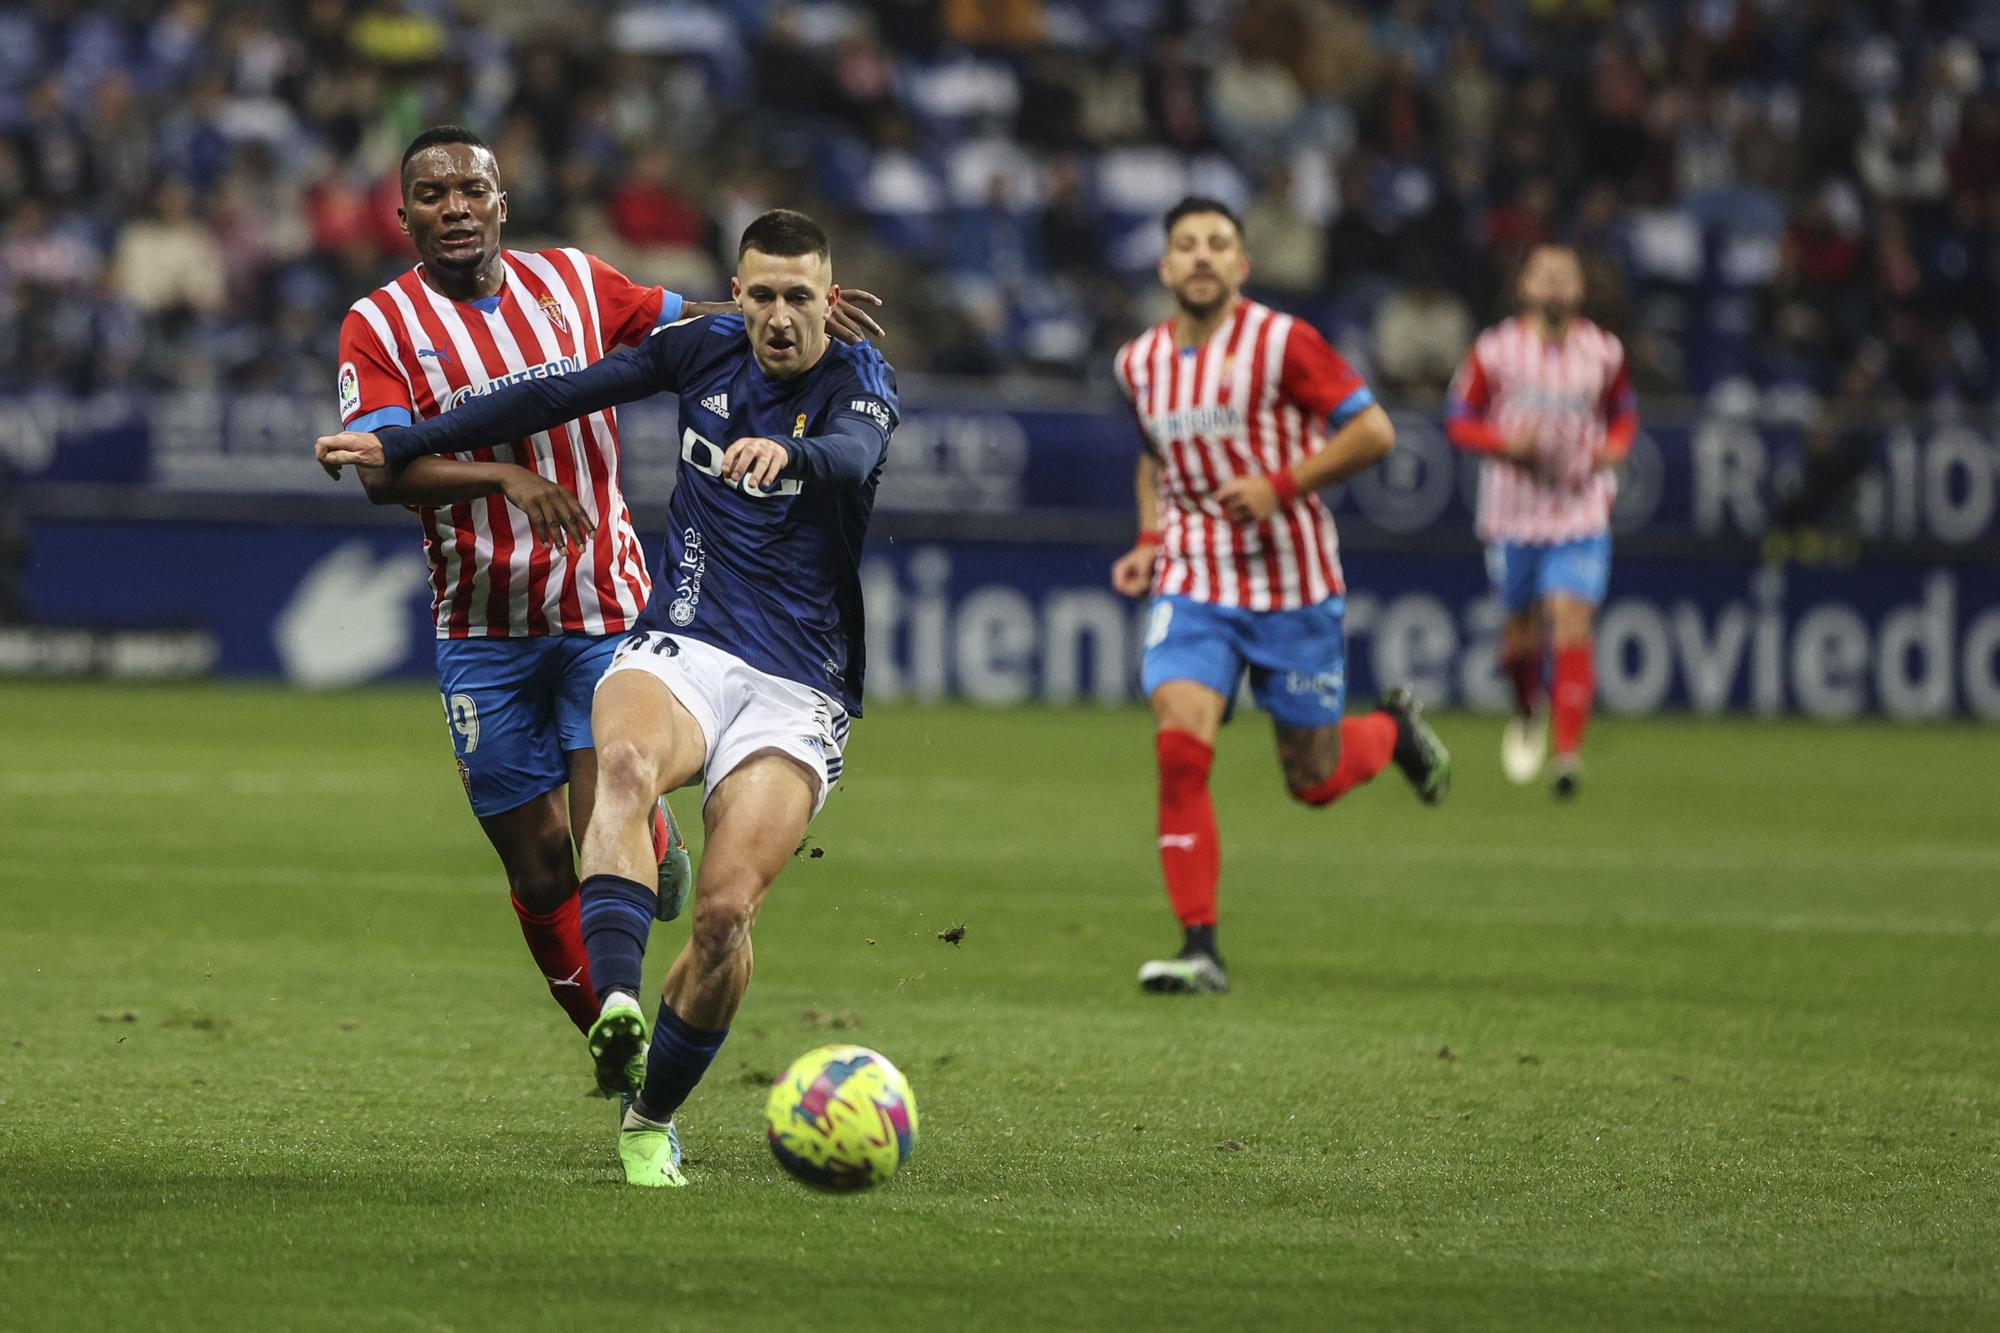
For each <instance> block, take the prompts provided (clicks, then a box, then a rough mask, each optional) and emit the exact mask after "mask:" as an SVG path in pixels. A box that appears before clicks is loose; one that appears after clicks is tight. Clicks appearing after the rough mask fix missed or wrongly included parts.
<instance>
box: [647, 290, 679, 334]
mask: <svg viewBox="0 0 2000 1333" xmlns="http://www.w3.org/2000/svg"><path fill="white" fill-rule="evenodd" d="M686 308H687V301H686V300H685V299H684V298H683V297H682V296H681V294H680V293H679V292H676V291H672V290H669V289H668V288H665V287H662V288H661V289H660V317H659V318H658V319H656V320H654V321H653V327H654V328H656V329H663V328H665V327H666V326H667V325H669V324H672V323H674V322H676V321H677V320H679V319H680V317H681V311H682V310H685V309H686Z"/></svg>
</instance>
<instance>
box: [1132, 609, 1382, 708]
mask: <svg viewBox="0 0 2000 1333" xmlns="http://www.w3.org/2000/svg"><path fill="white" fill-rule="evenodd" d="M1345 605H1346V603H1345V601H1344V600H1343V599H1342V598H1339V597H1329V598H1328V599H1327V600H1325V601H1324V602H1319V603H1316V604H1314V605H1312V606H1304V607H1300V608H1299V609H1298V610H1296V611H1245V610H1242V609H1241V608H1239V607H1233V606H1214V605H1211V604H1210V603H1208V602H1197V601H1192V600H1190V599H1189V598H1186V597H1158V598H1155V599H1154V600H1153V608H1152V610H1151V611H1149V612H1148V613H1147V615H1146V656H1145V661H1144V663H1143V666H1142V668H1141V673H1140V674H1141V678H1142V680H1143V682H1144V684H1145V689H1146V693H1147V694H1148V695H1149V696H1150V695H1151V694H1152V693H1153V691H1154V690H1156V689H1158V688H1159V687H1160V686H1162V685H1164V684H1166V683H1167V682H1168V681H1170V680H1191V681H1194V682H1195V683H1196V684H1198V685H1206V686H1208V688H1210V689H1211V690H1214V691H1215V692H1216V693H1217V694H1219V695H1221V696H1222V697H1223V698H1224V699H1227V700H1230V701H1231V702H1232V703H1233V702H1234V701H1235V698H1236V686H1237V682H1239V681H1240V680H1241V679H1242V678H1243V673H1244V672H1246V671H1247V672H1249V673H1250V689H1251V692H1252V694H1253V695H1254V696H1255V697H1256V700H1257V706H1258V707H1259V708H1262V709H1263V710H1264V711H1265V712H1267V713H1269V714H1270V715H1271V716H1272V717H1274V718H1276V719H1277V720H1278V721H1280V722H1282V723H1284V724H1285V725H1286V726H1288V727H1302V728H1309V727H1325V726H1331V725H1333V724H1334V723H1336V722H1338V721H1340V715H1341V710H1342V709H1343V708H1345V707H1346V704H1347V647H1346V641H1345V638H1344V636H1343V635H1342V633H1341V612H1342V611H1343V610H1344V609H1345Z"/></svg>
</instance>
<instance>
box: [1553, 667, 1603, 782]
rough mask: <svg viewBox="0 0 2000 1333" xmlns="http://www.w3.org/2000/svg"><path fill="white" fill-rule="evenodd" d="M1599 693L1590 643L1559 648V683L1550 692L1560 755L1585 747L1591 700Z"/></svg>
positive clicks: (1557, 672) (1557, 680) (1557, 674)
mask: <svg viewBox="0 0 2000 1333" xmlns="http://www.w3.org/2000/svg"><path fill="white" fill-rule="evenodd" d="M1596 693H1597V667H1596V663H1595V660H1594V659H1593V658H1592V656H1591V647H1590V645H1589V644H1588V643H1579V644H1574V645H1572V646H1570V647H1568V648H1558V649H1556V683H1555V688H1554V689H1553V690H1551V691H1550V695H1551V699H1552V704H1553V708H1552V713H1553V718H1552V720H1553V722H1554V724H1555V725H1554V731H1555V746H1556V753H1557V754H1575V753H1576V752H1577V751H1578V750H1579V749H1581V748H1582V746H1583V729H1584V727H1585V726H1587V725H1588V724H1589V722H1590V701H1591V699H1592V697H1593V696H1594V695H1595V694H1596Z"/></svg>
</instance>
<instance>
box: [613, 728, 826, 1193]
mask: <svg viewBox="0 0 2000 1333" xmlns="http://www.w3.org/2000/svg"><path fill="white" fill-rule="evenodd" d="M818 789H819V779H818V777H817V776H816V775H814V774H813V773H812V772H811V771H810V770H809V769H808V768H807V767H806V766H805V765H804V764H802V763H801V762H800V761H799V760H797V759H796V758H794V757H792V756H790V755H785V754H779V753H776V752H773V751H769V750H767V751H764V752H762V753H761V754H758V755H756V756H754V757H752V758H750V759H749V760H747V761H746V762H744V763H743V764H741V765H740V766H738V767H737V768H736V769H735V770H734V771H733V772H731V773H730V774H729V775H728V776H727V777H725V778H723V779H722V781H721V782H720V783H719V784H718V785H717V786H716V788H715V791H714V792H713V793H712V794H711V795H710V796H709V797H708V800H707V802H706V803H705V804H704V806H703V807H702V818H703V827H704V830H705V835H704V837H703V839H702V858H701V870H700V876H699V878H700V881H701V882H700V887H699V892H698V893H697V894H696V897H695V906H694V915H693V920H694V927H693V929H692V930H691V931H690V932H689V935H688V940H687V943H686V944H684V945H683V946H682V947H681V952H680V956H679V957H677V958H675V959H674V963H673V966H672V967H671V968H670V969H668V972H667V980H666V985H665V987H664V988H663V989H662V992H661V996H660V1009H659V1015H658V1017H657V1018H656V1019H655V1020H654V1023H653V1034H652V1040H651V1042H650V1043H649V1044H648V1047H647V1051H646V1062H645V1063H646V1068H645V1079H644V1083H643V1085H642V1086H641V1088H640V1090H639V1095H638V1098H637V1099H636V1100H635V1101H634V1102H633V1104H632V1106H631V1108H630V1109H629V1110H628V1111H627V1112H626V1114H625V1119H624V1122H623V1125H622V1126H621V1128H620V1132H619V1136H618V1152H619V1157H620V1159H621V1160H622V1162H623V1163H624V1166H625V1178H626V1181H627V1182H628V1183H630V1184H634V1185H648V1186H662V1185H665V1186H674V1185H683V1184H685V1183H687V1182H686V1178H685V1177H684V1176H682V1175H681V1173H680V1163H679V1154H680V1139H679V1131H678V1129H677V1128H676V1127H675V1125H674V1117H675V1115H676V1114H677V1113H678V1112H679V1111H680V1108H681V1106H682V1104H683V1103H684V1102H686V1101H687V1099H688V1095H689V1094H690V1093H692V1092H693V1091H694V1089H695V1086H696V1085H697V1084H698V1083H700V1082H701V1079H702V1075H704V1074H705V1073H707V1072H708V1067H709V1065H710V1064H711V1063H712V1062H713V1061H714V1059H715V1056H716V1052H718V1051H719V1050H721V1049H722V1043H723V1042H724V1040H726V1039H727V1038H728V1036H729V1024H730V1021H731V1020H732V1019H734V1018H735V1016H736V1010H737V1007H738V1006H739V1005H740V1004H742V1002H743V994H744V992H745V991H746V990H747V989H749V986H750V972H751V967H752V963H753V957H754V956H753V953H752V949H751V944H750V931H751V927H752V926H754V925H755V924H756V921H757V913H758V910H759V909H760V908H761V907H762V906H763V903H764V897H765V895H766V894H767V893H768V892H769V891H770V888H771V884H772V883H773V881H775V880H776V879H777V877H778V874H779V872H780V871H782V870H783V869H784V868H785V866H786V864H787V863H788V862H789V861H790V860H791V858H792V854H793V853H794V852H795V851H796V850H797V849H798V845H799V839H800V838H801V837H802V836H804V834H805V831H806V824H807V822H808V821H809V820H810V819H811V818H812V814H813V809H814V805H815V801H816V797H817V794H818Z"/></svg>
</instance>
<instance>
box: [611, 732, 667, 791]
mask: <svg viewBox="0 0 2000 1333" xmlns="http://www.w3.org/2000/svg"><path fill="white" fill-rule="evenodd" d="M659 773H660V767H659V761H658V760H657V759H656V758H655V757H654V755H653V752H652V750H651V749H650V748H649V747H648V746H645V745H642V744H641V743H639V742H638V741H634V740H625V739H615V740H607V741H605V742H604V743H602V744H600V745H599V746H598V747H597V791H598V801H599V803H600V804H601V803H603V801H604V798H605V797H606V796H609V795H612V794H614V793H615V794H616V795H619V796H624V797H628V798H630V799H632V800H636V801H641V802H643V801H651V800H654V799H656V798H657V797H658V796H659V794H660V786H659V783H660V776H659Z"/></svg>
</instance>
